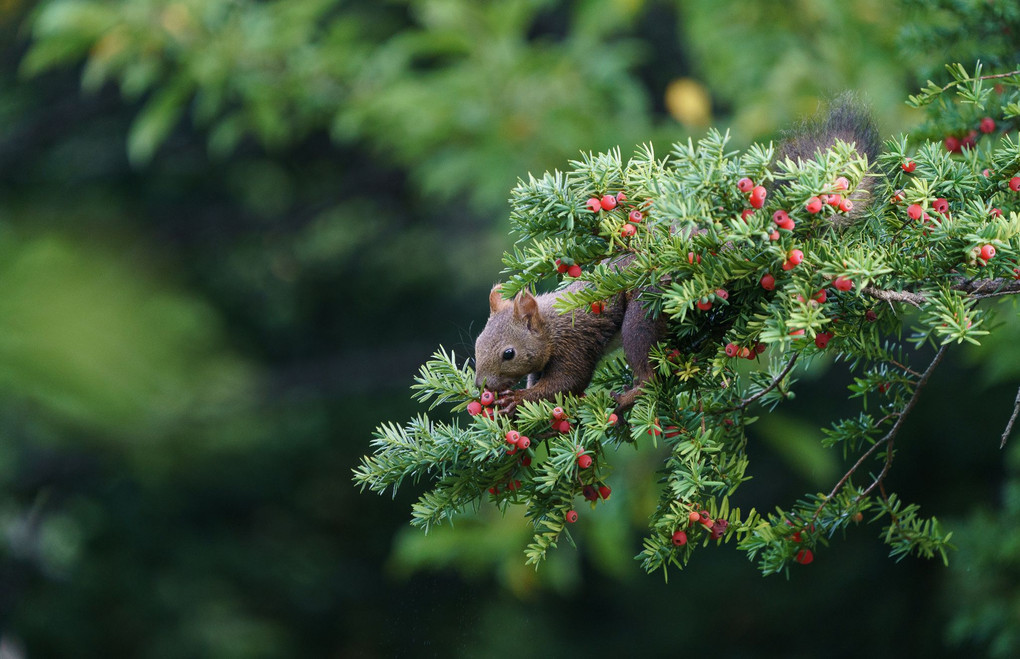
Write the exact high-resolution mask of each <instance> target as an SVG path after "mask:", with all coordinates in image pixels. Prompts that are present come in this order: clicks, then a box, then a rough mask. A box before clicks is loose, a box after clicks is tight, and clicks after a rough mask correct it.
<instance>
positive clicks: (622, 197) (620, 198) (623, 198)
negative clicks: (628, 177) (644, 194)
mask: <svg viewBox="0 0 1020 659" xmlns="http://www.w3.org/2000/svg"><path fill="white" fill-rule="evenodd" d="M625 201H627V195H625V194H624V193H623V192H617V193H616V203H618V204H622V203H623V202H625Z"/></svg>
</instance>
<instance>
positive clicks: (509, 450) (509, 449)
mask: <svg viewBox="0 0 1020 659" xmlns="http://www.w3.org/2000/svg"><path fill="white" fill-rule="evenodd" d="M516 452H517V444H511V445H510V446H508V447H506V454H507V455H513V454H514V453H516Z"/></svg>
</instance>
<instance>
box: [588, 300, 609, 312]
mask: <svg viewBox="0 0 1020 659" xmlns="http://www.w3.org/2000/svg"><path fill="white" fill-rule="evenodd" d="M605 310H606V303H605V301H603V300H596V301H595V302H592V303H591V312H592V313H596V314H597V313H602V312H603V311H605Z"/></svg>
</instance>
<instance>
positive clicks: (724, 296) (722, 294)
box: [715, 288, 730, 300]
mask: <svg viewBox="0 0 1020 659" xmlns="http://www.w3.org/2000/svg"><path fill="white" fill-rule="evenodd" d="M715 296H716V297H717V298H719V299H720V300H728V299H729V298H730V294H729V293H728V292H726V289H725V288H717V289H715Z"/></svg>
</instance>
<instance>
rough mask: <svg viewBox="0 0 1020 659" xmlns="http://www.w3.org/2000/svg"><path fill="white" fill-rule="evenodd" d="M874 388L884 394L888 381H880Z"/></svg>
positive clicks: (887, 389)
mask: <svg viewBox="0 0 1020 659" xmlns="http://www.w3.org/2000/svg"><path fill="white" fill-rule="evenodd" d="M876 389H877V390H878V393H880V394H884V393H885V392H887V391H889V383H888V382H882V383H880V384H879V385H878V387H876Z"/></svg>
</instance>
